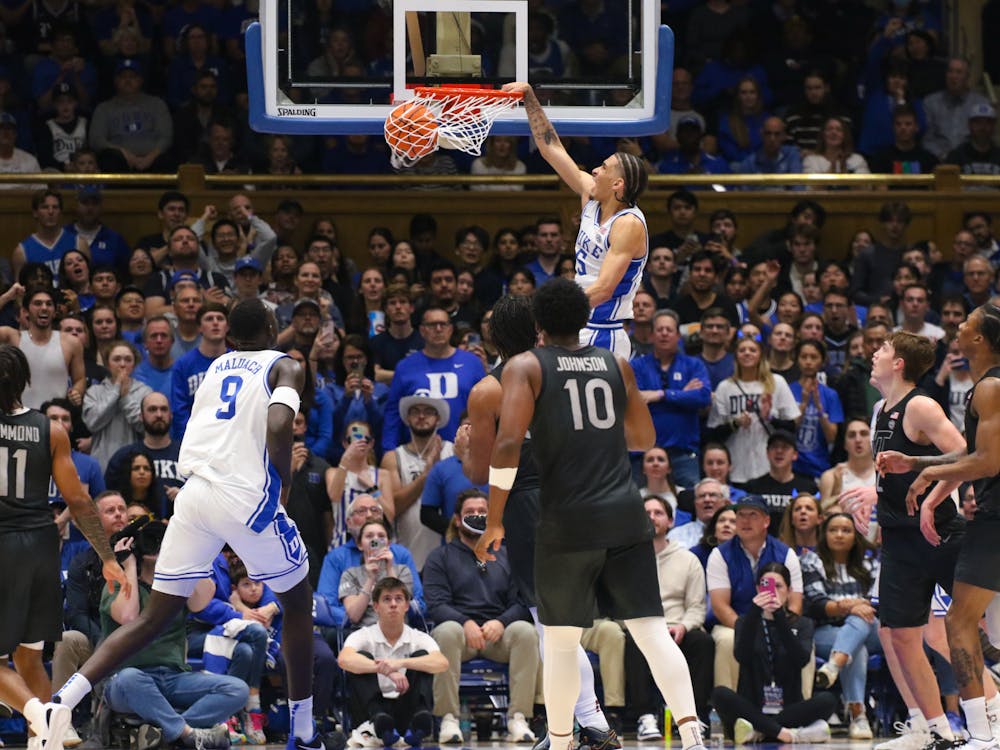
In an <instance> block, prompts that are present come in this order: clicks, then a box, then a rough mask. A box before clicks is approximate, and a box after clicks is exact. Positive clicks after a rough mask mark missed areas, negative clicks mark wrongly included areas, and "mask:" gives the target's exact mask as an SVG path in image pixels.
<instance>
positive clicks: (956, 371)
mask: <svg viewBox="0 0 1000 750" xmlns="http://www.w3.org/2000/svg"><path fill="white" fill-rule="evenodd" d="M973 385H974V383H973V381H972V372H971V371H970V370H969V358H968V357H966V356H964V355H963V354H962V352H961V351H960V350H959V348H958V340H957V339H956V338H951V340H950V341H949V342H948V353H947V354H946V355H945V357H944V361H943V362H942V363H941V366H940V367H939V368H938V371H937V374H936V375H934V388H933V389H931V388H928V393H929V394H930V395H931V396H932V397H933V398H934V400H935V401H937V402H938V403H939V404H941V408H942V409H944V410H945V413H946V414H947V415H948V419H950V420H951V423H952V424H953V425H955V426H956V427H957V428H958V429H959V431H960V432H962V433H964V432H965V411H966V397H967V396H968V394H969V391H971V390H972V386H973Z"/></svg>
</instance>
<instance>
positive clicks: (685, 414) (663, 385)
mask: <svg viewBox="0 0 1000 750" xmlns="http://www.w3.org/2000/svg"><path fill="white" fill-rule="evenodd" d="M632 369H633V370H635V382H636V384H637V385H638V386H639V390H643V391H656V390H660V389H663V392H664V398H663V400H662V401H654V402H653V403H651V404H648V406H649V414H650V416H651V417H652V418H653V426H654V427H655V428H656V444H657V445H659V446H660V447H662V448H681V449H683V450H686V451H692V452H694V451H697V450H698V445H699V442H700V439H701V428H700V427H699V420H698V412H699V410H701V409H704V408H705V407H707V406H711V404H712V381H711V380H710V379H709V376H708V370H707V369H706V368H705V363H704V362H702V361H701V360H700V359H698V358H696V357H690V356H688V355H686V354H681V353H680V352H678V353H677V355H676V356H675V357H674V361H673V362H672V363H671V364H670V369H669V370H667V372H666V373H664V372H663V371H662V370H661V369H660V363H659V361H658V360H657V359H656V357H655V356H654V355H652V354H646V355H645V356H642V357H639V358H637V359H633V360H632ZM695 378H697V379H698V380H700V381H701V388H696V389H693V390H690V391H685V390H684V386H685V385H687V384H688V383H689V382H690V381H692V380H694V379H695Z"/></svg>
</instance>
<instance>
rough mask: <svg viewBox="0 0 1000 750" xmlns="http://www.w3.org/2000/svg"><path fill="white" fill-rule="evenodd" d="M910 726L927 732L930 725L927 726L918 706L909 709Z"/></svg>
mask: <svg viewBox="0 0 1000 750" xmlns="http://www.w3.org/2000/svg"><path fill="white" fill-rule="evenodd" d="M909 713H910V716H909V720H910V726H911V727H913V728H914V729H916V730H917V731H920V732H929V731H930V727H929V726H927V719H926V717H924V712H923V711H921V710H920V709H919V708H911V709H910V712H909Z"/></svg>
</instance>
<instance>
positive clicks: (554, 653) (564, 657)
mask: <svg viewBox="0 0 1000 750" xmlns="http://www.w3.org/2000/svg"><path fill="white" fill-rule="evenodd" d="M542 627H543V628H544V630H545V648H544V650H543V651H542V692H543V693H544V694H545V713H546V715H547V716H548V720H549V734H550V735H559V736H560V737H561V736H566V735H570V736H571V735H572V734H573V704H574V703H576V699H577V696H578V695H580V668H579V666H578V664H577V661H576V650H577V648H579V646H580V636H581V635H582V634H583V628H576V627H570V626H566V625H543V626H542ZM552 746H553V748H554V747H555V742H553V744H552Z"/></svg>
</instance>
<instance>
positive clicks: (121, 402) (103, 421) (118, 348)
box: [83, 340, 153, 469]
mask: <svg viewBox="0 0 1000 750" xmlns="http://www.w3.org/2000/svg"><path fill="white" fill-rule="evenodd" d="M138 360H139V354H138V352H137V351H136V349H135V347H134V346H132V345H131V344H129V343H126V342H125V341H120V340H119V341H117V342H116V343H114V344H112V346H111V347H110V349H109V351H108V359H107V362H106V363H105V365H106V367H107V368H108V373H109V374H108V377H106V378H105V379H104V381H103V382H101V383H100V384H98V385H93V386H91V387H90V388H88V389H87V393H86V394H85V395H84V397H83V421H84V423H85V424H86V425H87V429H89V430H90V432H91V433H92V434H93V436H94V442H93V445H92V447H91V451H90V453H91V455H92V456H93V457H94V458H95V459H97V461H98V462H99V463H100V464H101V468H102V469H104V468H106V467H107V464H108V460H109V459H110V458H111V456H112V455H113V454H114V452H115V451H117V450H118V449H119V448H121V447H122V446H124V445H127V444H129V443H134V442H136V441H137V440H138V439H139V438H140V437H142V400H143V399H144V398H145V397H146V396H148V395H149V394H151V393H152V392H153V390H152V389H151V388H150V387H149V386H148V385H146V384H145V383H141V382H139V381H138V380H135V379H134V378H133V377H132V371H133V370H134V369H135V365H136V362H138Z"/></svg>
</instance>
